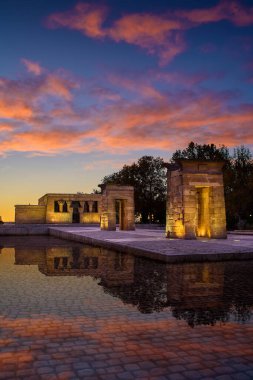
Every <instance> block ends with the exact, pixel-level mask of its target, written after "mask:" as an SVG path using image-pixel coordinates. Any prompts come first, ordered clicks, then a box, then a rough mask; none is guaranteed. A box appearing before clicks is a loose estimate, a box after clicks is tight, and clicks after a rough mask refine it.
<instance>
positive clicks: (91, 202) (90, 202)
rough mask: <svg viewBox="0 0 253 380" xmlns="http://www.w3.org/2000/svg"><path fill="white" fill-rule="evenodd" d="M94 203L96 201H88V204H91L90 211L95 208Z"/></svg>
mask: <svg viewBox="0 0 253 380" xmlns="http://www.w3.org/2000/svg"><path fill="white" fill-rule="evenodd" d="M93 204H94V202H93V201H88V205H89V212H93V211H92V209H93Z"/></svg>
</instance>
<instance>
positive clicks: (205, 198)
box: [166, 160, 226, 239]
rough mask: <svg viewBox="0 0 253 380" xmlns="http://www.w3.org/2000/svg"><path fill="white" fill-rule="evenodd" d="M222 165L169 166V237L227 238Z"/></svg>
mask: <svg viewBox="0 0 253 380" xmlns="http://www.w3.org/2000/svg"><path fill="white" fill-rule="evenodd" d="M223 165H224V163H223V162H219V161H217V162H215V161H204V162H203V161H191V160H178V161H177V163H176V164H172V165H167V168H168V180H167V186H168V195H167V216H166V234H167V237H172V238H175V237H176V238H186V239H196V237H208V238H215V239H223V238H226V214H225V201H224V187H223V172H222V167H223Z"/></svg>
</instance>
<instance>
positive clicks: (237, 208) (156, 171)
mask: <svg viewBox="0 0 253 380" xmlns="http://www.w3.org/2000/svg"><path fill="white" fill-rule="evenodd" d="M181 158H186V159H191V160H203V161H204V160H223V161H224V162H225V164H224V191H225V202H226V213H227V226H228V228H229V229H234V228H250V227H253V158H252V154H251V152H250V150H249V149H248V148H246V147H244V146H239V147H236V148H235V149H234V150H233V153H232V154H231V153H230V152H229V149H228V148H227V147H226V146H224V145H223V146H220V147H217V146H216V145H215V144H204V145H200V144H196V143H194V142H191V143H189V145H188V147H187V148H186V149H184V150H176V151H175V152H174V153H173V155H172V158H171V160H170V162H175V161H176V160H177V159H181ZM102 183H118V184H121V185H131V186H134V188H135V209H136V217H137V218H138V219H139V221H140V222H142V223H148V222H154V223H161V224H164V223H165V209H166V169H165V168H164V161H163V159H162V158H160V157H152V156H143V157H141V158H140V159H139V160H138V161H137V162H136V163H133V164H132V165H124V166H123V168H122V169H121V170H119V171H118V172H116V173H113V174H111V175H108V176H106V177H104V178H103V180H102Z"/></svg>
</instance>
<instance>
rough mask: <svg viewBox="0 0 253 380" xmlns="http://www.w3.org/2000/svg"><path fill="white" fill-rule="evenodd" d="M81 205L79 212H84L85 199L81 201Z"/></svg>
mask: <svg viewBox="0 0 253 380" xmlns="http://www.w3.org/2000/svg"><path fill="white" fill-rule="evenodd" d="M79 203H80V207H78V211H79V214H83V210H84V201H80V202H79Z"/></svg>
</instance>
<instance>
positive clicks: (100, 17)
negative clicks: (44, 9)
mask: <svg viewBox="0 0 253 380" xmlns="http://www.w3.org/2000/svg"><path fill="white" fill-rule="evenodd" d="M106 13H107V12H106V9H105V8H104V7H101V6H99V5H97V6H96V5H91V4H86V3H79V4H77V5H76V6H75V7H74V9H73V10H70V11H66V12H61V13H54V14H52V15H50V16H49V17H48V19H47V26H49V27H50V28H58V27H67V28H69V29H74V30H78V31H80V32H81V33H83V34H84V35H86V36H88V37H91V38H105V37H107V38H110V39H112V40H114V41H116V42H120V41H123V42H126V43H128V44H133V45H136V46H139V47H140V48H142V49H145V50H146V51H147V52H148V53H149V54H156V55H158V56H159V60H160V64H161V65H166V64H167V63H168V62H170V61H171V60H172V59H173V58H174V57H175V56H177V55H178V54H180V53H182V52H183V51H184V50H185V49H186V44H185V42H184V38H183V32H184V31H185V30H187V29H191V28H193V27H196V26H198V25H201V24H205V23H210V22H218V21H221V20H229V21H230V22H232V23H233V24H235V25H237V26H247V25H250V24H252V23H253V7H251V8H248V7H244V6H242V5H241V4H240V3H239V2H238V1H231V0H223V1H221V2H220V3H219V4H218V5H216V6H214V7H211V8H200V9H193V10H185V11H184V10H180V11H170V12H167V13H166V14H164V15H159V14H157V15H156V14H149V13H135V14H126V15H124V16H122V17H121V18H119V19H117V20H115V21H114V22H113V23H112V24H111V26H108V27H105V26H104V25H103V24H104V22H105V20H106Z"/></svg>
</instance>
